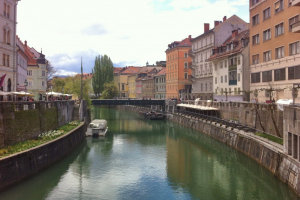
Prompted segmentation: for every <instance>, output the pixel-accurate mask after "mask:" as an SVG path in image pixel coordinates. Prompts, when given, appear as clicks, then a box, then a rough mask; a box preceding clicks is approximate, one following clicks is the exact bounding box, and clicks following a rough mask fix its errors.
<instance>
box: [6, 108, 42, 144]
mask: <svg viewBox="0 0 300 200" xmlns="http://www.w3.org/2000/svg"><path fill="white" fill-rule="evenodd" d="M39 133H40V123H39V111H38V110H26V111H18V112H15V113H14V118H12V119H8V120H6V121H5V144H10V143H13V142H19V141H23V140H24V139H26V138H34V137H35V136H37V135H38V134H39Z"/></svg>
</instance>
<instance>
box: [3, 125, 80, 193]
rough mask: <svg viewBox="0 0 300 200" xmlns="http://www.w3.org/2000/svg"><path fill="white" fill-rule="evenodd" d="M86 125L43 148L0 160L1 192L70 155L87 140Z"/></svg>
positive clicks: (39, 147) (44, 145) (36, 148)
mask: <svg viewBox="0 0 300 200" xmlns="http://www.w3.org/2000/svg"><path fill="white" fill-rule="evenodd" d="M85 130H86V126H85V124H84V123H81V125H80V126H79V127H78V128H76V129H74V130H73V131H71V132H69V133H68V134H66V135H63V136H61V137H60V138H57V139H56V140H54V141H51V142H48V143H46V144H43V145H41V146H38V147H35V148H32V149H30V150H27V151H24V152H20V153H17V154H14V155H11V156H9V157H6V158H2V159H0V190H3V189H4V188H6V187H8V186H10V185H13V184H15V183H17V182H19V181H21V180H23V179H24V178H27V177H29V176H31V175H33V174H36V173H37V172H39V171H40V170H42V169H44V168H46V167H48V166H50V165H51V164H53V163H55V162H57V161H58V160H60V159H62V158H63V157H64V156H66V155H68V154H69V153H70V152H72V150H73V149H74V148H75V147H76V146H78V145H79V144H80V143H81V142H82V141H83V140H84V138H85Z"/></svg>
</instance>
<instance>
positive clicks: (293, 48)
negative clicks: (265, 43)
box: [290, 41, 300, 56]
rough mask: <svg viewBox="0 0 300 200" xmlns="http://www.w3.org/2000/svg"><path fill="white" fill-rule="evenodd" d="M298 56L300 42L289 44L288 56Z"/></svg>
mask: <svg viewBox="0 0 300 200" xmlns="http://www.w3.org/2000/svg"><path fill="white" fill-rule="evenodd" d="M296 54H300V41H298V42H294V43H292V44H290V56H292V55H296Z"/></svg>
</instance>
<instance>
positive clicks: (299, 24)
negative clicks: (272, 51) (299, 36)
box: [292, 0, 300, 33]
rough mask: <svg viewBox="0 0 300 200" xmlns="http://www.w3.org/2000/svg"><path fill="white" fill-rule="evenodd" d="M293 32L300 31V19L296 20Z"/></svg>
mask: <svg viewBox="0 0 300 200" xmlns="http://www.w3.org/2000/svg"><path fill="white" fill-rule="evenodd" d="M299 1H300V0H299ZM292 32H293V33H300V21H298V22H295V23H294V24H292Z"/></svg>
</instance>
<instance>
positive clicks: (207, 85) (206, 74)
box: [192, 15, 248, 100]
mask: <svg viewBox="0 0 300 200" xmlns="http://www.w3.org/2000/svg"><path fill="white" fill-rule="evenodd" d="M237 29H239V30H240V31H244V30H247V29H248V23H246V22H245V21H244V20H242V19H241V18H239V17H238V16H236V15H233V16H231V17H230V18H228V19H227V18H226V17H224V18H223V21H215V22H214V28H212V29H210V25H209V24H208V23H205V24H204V33H203V34H201V35H199V36H198V37H196V38H194V39H193V40H192V55H193V63H192V69H193V73H192V74H193V75H192V76H193V78H192V95H193V97H194V98H201V99H204V100H207V99H212V98H213V93H214V90H213V83H214V82H213V73H214V70H213V64H212V63H211V62H210V61H208V58H210V56H211V55H212V50H213V48H214V47H215V46H220V45H222V44H223V43H224V42H225V41H226V40H227V39H228V37H230V36H231V34H232V31H233V30H237Z"/></svg>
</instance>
